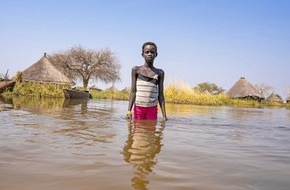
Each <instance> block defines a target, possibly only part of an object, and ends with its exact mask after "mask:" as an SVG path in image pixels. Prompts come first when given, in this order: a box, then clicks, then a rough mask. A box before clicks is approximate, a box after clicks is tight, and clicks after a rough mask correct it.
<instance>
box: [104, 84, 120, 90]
mask: <svg viewBox="0 0 290 190" xmlns="http://www.w3.org/2000/svg"><path fill="white" fill-rule="evenodd" d="M106 91H110V92H118V91H119V90H118V89H117V88H116V87H115V85H112V86H111V87H110V88H107V89H106Z"/></svg>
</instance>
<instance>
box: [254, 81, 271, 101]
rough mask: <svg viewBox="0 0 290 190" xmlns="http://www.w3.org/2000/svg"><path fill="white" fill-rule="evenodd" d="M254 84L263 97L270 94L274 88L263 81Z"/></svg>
mask: <svg viewBox="0 0 290 190" xmlns="http://www.w3.org/2000/svg"><path fill="white" fill-rule="evenodd" d="M254 86H255V88H256V89H257V90H258V92H259V93H261V94H262V95H263V96H264V97H265V98H266V97H268V96H270V94H272V93H273V90H274V88H273V87H271V86H269V85H267V84H264V83H261V84H255V85H254Z"/></svg>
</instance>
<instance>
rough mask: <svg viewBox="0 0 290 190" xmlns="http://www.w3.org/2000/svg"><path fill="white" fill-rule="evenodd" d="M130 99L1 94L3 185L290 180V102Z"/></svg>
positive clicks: (202, 187)
mask: <svg viewBox="0 0 290 190" xmlns="http://www.w3.org/2000/svg"><path fill="white" fill-rule="evenodd" d="M127 104H128V102H126V101H111V100H85V101H67V100H64V99H54V100H41V101H40V100H35V99H31V98H26V99H24V98H17V99H15V98H14V99H13V100H5V101H4V100H1V101H0V189H1V190H99V189H100V190H107V189H109V190H110V189H114V190H115V189H118V190H129V189H133V190H135V189H151V190H175V189H176V190H184V189H186V190H188V189H193V190H289V188H290V110H287V109H285V108H276V109H275V108H272V109H269V108H239V107H208V106H194V105H173V104H172V105H171V104H167V105H166V106H167V112H168V118H169V121H167V122H166V123H165V124H164V123H162V121H161V115H159V120H158V121H157V122H156V123H154V122H142V121H140V122H136V123H134V124H131V123H127V122H126V120H125V113H126V110H127Z"/></svg>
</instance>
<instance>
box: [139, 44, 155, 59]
mask: <svg viewBox="0 0 290 190" xmlns="http://www.w3.org/2000/svg"><path fill="white" fill-rule="evenodd" d="M142 56H143V58H144V59H145V61H146V62H147V63H153V61H154V59H155V57H157V50H156V48H155V46H153V45H146V46H145V47H144V49H143V52H142Z"/></svg>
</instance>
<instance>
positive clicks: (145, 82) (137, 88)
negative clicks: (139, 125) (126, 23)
mask: <svg viewBox="0 0 290 190" xmlns="http://www.w3.org/2000/svg"><path fill="white" fill-rule="evenodd" d="M157 55H158V53H157V46H156V44H155V43H153V42H145V43H144V44H143V46H142V57H143V58H144V60H145V63H144V65H142V66H135V67H133V68H132V84H131V93H130V100H129V106H128V112H127V115H126V118H127V119H128V120H131V119H132V112H131V110H132V107H133V104H134V115H133V118H134V119H141V120H157V106H158V103H159V105H160V108H161V112H162V116H163V120H164V121H166V120H168V119H167V116H166V110H165V100H164V92H163V82H164V71H163V70H162V69H157V68H155V67H154V66H153V63H154V59H155V58H156V57H157Z"/></svg>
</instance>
